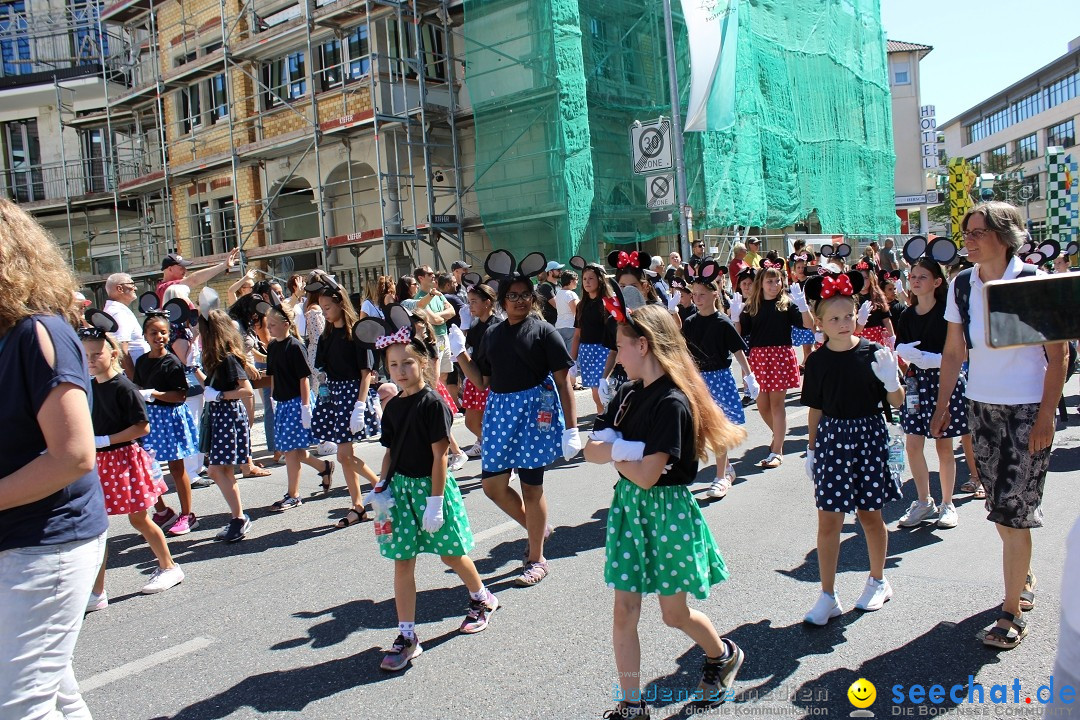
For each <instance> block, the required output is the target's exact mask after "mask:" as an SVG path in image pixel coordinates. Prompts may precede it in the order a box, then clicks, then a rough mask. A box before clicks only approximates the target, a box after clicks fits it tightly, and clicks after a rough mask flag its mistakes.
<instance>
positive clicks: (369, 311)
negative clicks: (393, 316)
mask: <svg viewBox="0 0 1080 720" xmlns="http://www.w3.org/2000/svg"><path fill="white" fill-rule="evenodd" d="M360 312H362V313H364V317H373V318H378V319H379V320H382V319H383V312H382V310H380V309H379V306H378V305H376V304H375V303H373V302H371V300H365V301H364V302H363V304H362V305H360Z"/></svg>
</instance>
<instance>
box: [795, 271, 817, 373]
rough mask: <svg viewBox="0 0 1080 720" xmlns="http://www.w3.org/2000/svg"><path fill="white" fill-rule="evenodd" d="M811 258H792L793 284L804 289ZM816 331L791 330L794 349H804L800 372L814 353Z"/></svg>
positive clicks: (801, 328)
mask: <svg viewBox="0 0 1080 720" xmlns="http://www.w3.org/2000/svg"><path fill="white" fill-rule="evenodd" d="M808 260H809V258H808V257H807V256H806V255H805V254H803V255H793V256H792V257H791V284H792V285H798V286H799V287H804V286H805V285H806V263H807V262H808ZM814 342H815V339H814V331H813V329H811V328H804V327H795V326H792V328H791V345H792V347H801V348H802V365H800V366H799V372H803V371H804V370H805V368H806V358H808V357H810V353H812V352H813V351H814Z"/></svg>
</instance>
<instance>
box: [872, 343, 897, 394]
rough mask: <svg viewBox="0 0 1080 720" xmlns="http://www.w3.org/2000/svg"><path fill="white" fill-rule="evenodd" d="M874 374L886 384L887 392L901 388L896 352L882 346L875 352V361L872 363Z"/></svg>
mask: <svg viewBox="0 0 1080 720" xmlns="http://www.w3.org/2000/svg"><path fill="white" fill-rule="evenodd" d="M870 367H871V368H873V370H874V375H876V376H877V379H878V380H880V381H881V383H882V384H883V385H884V386H885V390H886V391H887V392H896V391H897V390H899V389H900V368H899V367H898V366H897V364H896V353H895V352H894V351H892V350H890V349H889V348H884V347H883V348H881V349H879V350H878V351H877V352H876V353H874V362H872V363H870Z"/></svg>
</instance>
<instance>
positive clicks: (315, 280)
mask: <svg viewBox="0 0 1080 720" xmlns="http://www.w3.org/2000/svg"><path fill="white" fill-rule="evenodd" d="M311 275H312V278H311V279H310V280H308V281H307V283H306V284H305V285H304V290H306V291H308V292H317V293H319V294H321V295H336V296H337V297H339V298H340V297H344V296H343V295H342V290H341V286H340V285H338V284H337V281H336V280H334V278H333V277H331V276H330V275H327V274H326V273H324V272H322V271H321V270H316V271H315V272H313V273H311Z"/></svg>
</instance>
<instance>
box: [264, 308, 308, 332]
mask: <svg viewBox="0 0 1080 720" xmlns="http://www.w3.org/2000/svg"><path fill="white" fill-rule="evenodd" d="M270 312H276V313H278V317H279V318H281V319H283V320H284V321H285V322H287V323H289V334H290V335H292V336H293V337H294V338H297V339H299V338H300V333H299V332H298V331H297V330H296V311H295V310H293V308H292V307H291V306H289V305H288V304H287V303H282V304H281V305H271V306H270ZM267 314H269V313H267Z"/></svg>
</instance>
